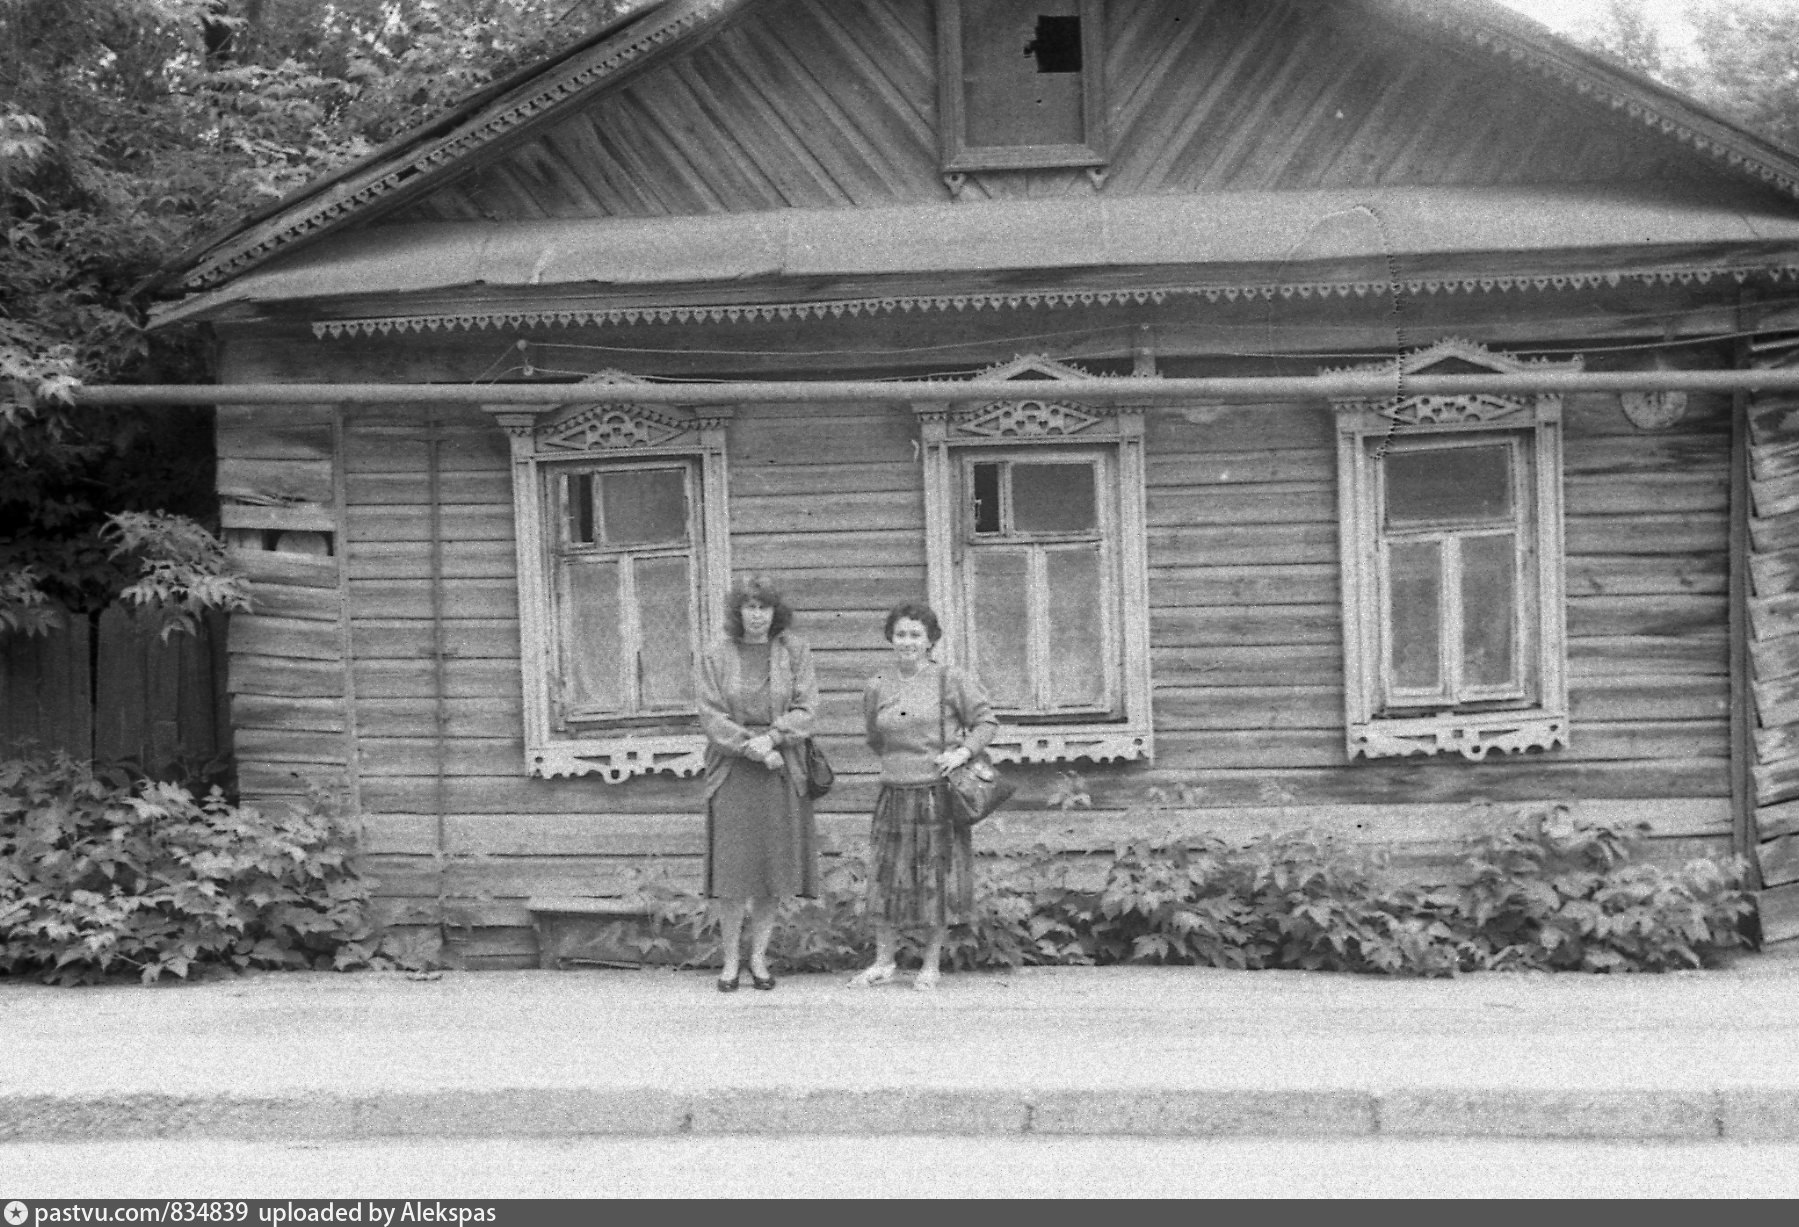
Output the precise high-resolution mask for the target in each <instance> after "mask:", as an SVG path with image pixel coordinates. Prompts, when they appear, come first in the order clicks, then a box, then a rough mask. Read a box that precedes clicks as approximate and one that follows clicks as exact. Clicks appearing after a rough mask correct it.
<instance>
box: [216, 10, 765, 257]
mask: <svg viewBox="0 0 1799 1227" xmlns="http://www.w3.org/2000/svg"><path fill="white" fill-rule="evenodd" d="M742 2H743V0H688V2H686V3H676V4H672V5H669V6H667V8H666V11H665V12H663V13H660V14H657V13H654V12H652V13H650V14H648V15H646V17H645V19H644V21H643V23H640V24H641V25H642V28H641V29H639V28H638V27H636V26H634V27H632V30H631V31H630V32H629V33H628V34H627V36H626V37H624V38H622V39H620V40H617V41H613V42H609V43H606V44H602V47H603V48H604V49H605V51H604V54H600V55H597V57H596V58H592V59H582V58H581V57H577V60H578V63H577V64H576V65H575V66H572V67H570V66H565V67H564V68H563V69H561V70H559V71H556V72H553V73H551V74H549V75H548V76H547V77H546V78H545V79H544V80H543V81H542V82H540V83H539V84H538V86H537V88H536V89H534V90H533V91H532V92H531V93H530V94H528V95H526V96H524V97H521V98H519V99H517V100H516V101H514V102H513V103H511V104H510V105H508V106H506V107H504V108H502V109H500V110H498V111H496V112H494V113H493V114H491V115H489V116H487V117H486V118H485V119H481V120H479V121H478V122H476V121H474V120H471V123H472V124H473V125H474V126H468V127H464V128H462V129H459V130H458V131H457V132H455V133H454V134H453V135H451V136H448V137H445V138H443V139H442V140H438V141H433V142H431V143H429V144H427V145H425V146H423V147H422V148H420V149H418V150H416V151H414V152H412V153H409V154H406V155H403V156H402V159H401V160H400V161H399V162H398V163H397V164H392V165H389V166H388V167H387V169H385V170H373V169H371V170H370V171H367V172H365V174H366V175H368V176H373V177H372V178H370V179H368V180H367V181H366V182H364V183H363V184H362V185H361V186H360V187H356V188H355V189H354V190H351V189H349V187H348V185H345V186H343V187H340V188H339V189H337V190H336V191H335V192H328V193H326V194H325V195H324V196H323V197H322V198H321V199H320V200H318V201H315V202H313V203H312V204H311V205H310V206H309V207H305V206H303V211H301V212H296V213H294V214H292V215H290V216H289V217H288V218H287V219H286V220H285V221H284V222H282V223H280V226H279V228H278V229H275V230H272V231H269V230H264V229H263V228H261V227H258V228H256V229H254V230H253V231H252V236H254V235H257V234H260V235H261V237H260V238H257V237H247V238H245V239H242V240H240V241H239V242H238V243H236V244H234V245H231V246H228V247H226V248H224V249H223V250H221V251H219V252H218V253H216V254H214V255H211V256H208V257H206V258H205V259H203V260H202V261H200V262H199V263H197V264H196V265H195V266H194V267H193V268H192V269H190V270H189V271H188V272H187V274H186V275H185V276H184V277H183V278H182V281H181V285H182V287H183V288H184V289H188V290H204V289H210V288H211V287H213V286H216V285H218V284H220V283H221V282H223V281H226V280H228V279H229V278H230V277H231V276H233V275H234V274H236V273H238V272H241V271H242V270H243V269H245V268H247V267H249V266H250V265H252V264H256V263H258V262H260V261H262V260H264V259H266V258H268V257H269V256H271V255H273V254H274V253H275V252H276V251H278V250H280V249H281V248H283V247H286V246H288V245H290V244H292V243H293V242H295V241H296V240H299V239H303V238H307V237H310V236H311V235H312V234H314V233H316V232H317V231H319V230H322V229H324V228H326V227H328V226H331V225H333V224H334V223H337V222H339V221H342V220H344V219H345V218H346V217H348V216H349V215H350V214H352V213H357V212H361V211H362V210H363V209H365V208H367V207H368V206H369V205H370V204H372V203H373V202H375V201H376V200H379V199H380V198H381V197H383V196H387V195H390V194H391V193H393V192H394V191H395V190H396V189H398V188H400V187H402V186H405V185H409V184H411V183H412V182H413V181H414V180H415V179H417V178H419V177H420V176H422V175H426V174H430V173H432V172H436V171H441V170H443V169H445V168H446V167H447V166H448V164H449V163H452V162H455V161H457V160H459V159H461V158H463V157H466V156H467V155H468V154H470V153H472V152H474V151H475V150H477V149H480V148H482V147H483V146H485V145H490V144H492V143H493V142H495V141H497V140H501V139H503V138H505V137H506V136H508V135H509V134H510V133H512V132H513V130H514V129H516V128H518V127H520V126H521V125H523V124H527V123H530V122H532V121H533V120H536V119H539V118H541V117H542V116H543V115H544V114H545V113H546V112H547V111H549V110H551V109H553V108H555V107H558V106H560V105H562V104H563V103H564V102H566V101H567V100H568V99H570V98H571V97H574V96H575V95H578V94H582V93H585V92H587V91H588V90H590V89H592V88H593V87H595V86H597V85H599V84H601V83H602V82H604V81H605V80H606V79H607V78H608V77H611V76H614V75H616V74H617V73H618V72H620V71H621V70H623V69H625V68H629V67H631V66H632V65H633V64H635V63H636V62H637V61H638V60H640V59H642V58H643V57H644V56H645V55H647V54H649V53H650V52H652V51H654V50H656V49H658V48H660V47H662V46H664V45H665V44H667V43H669V42H671V41H674V40H677V39H679V38H681V37H683V36H684V35H686V34H687V33H688V32H690V31H691V30H693V29H695V28H697V27H699V26H702V25H704V24H706V23H707V22H709V21H711V20H713V19H714V18H717V17H720V16H723V15H724V14H725V13H726V12H728V11H729V10H731V9H734V8H737V7H739V5H741V3H742ZM595 50H596V51H599V50H600V48H596V49H595ZM352 182H353V181H352Z"/></svg>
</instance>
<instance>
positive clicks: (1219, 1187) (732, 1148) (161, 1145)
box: [0, 1137, 1799, 1227]
mask: <svg viewBox="0 0 1799 1227" xmlns="http://www.w3.org/2000/svg"><path fill="white" fill-rule="evenodd" d="M1794 1196H1799V1145H1796V1144H1788V1143H1782V1144H1756V1143H1732V1142H1702V1143H1696V1144H1666V1143H1637V1144H1621V1143H1598V1142H1544V1141H1524V1140H1506V1139H1498V1140H1450V1141H1402V1140H1398V1139H1350V1140H1323V1139H1309V1138H1278V1139H1270V1140H1240V1139H1232V1140H1225V1141H1192V1140H1184V1139H1161V1138H1116V1137H1114V1138H1003V1137H1002V1138H993V1137H983V1138H943V1137H872V1138H848V1137H782V1138H772V1137H655V1138H606V1139H600V1138H593V1139H588V1138H576V1139H508V1140H494V1141H487V1140H436V1139H426V1140H419V1141H375V1142H358V1143H346V1142H329V1143H309V1142H279V1143H246V1142H227V1141H204V1140H191V1141H158V1142H114V1143H102V1142H80V1143H40V1144H11V1145H0V1202H3V1201H6V1200H8V1199H11V1198H20V1199H22V1200H24V1201H25V1202H27V1203H29V1202H30V1201H31V1199H32V1198H34V1197H36V1198H46V1199H48V1198H73V1197H96V1198H126V1197H144V1198H202V1197H249V1198H270V1197H277V1198H300V1197H306V1198H320V1197H338V1198H353V1197H365V1198H368V1197H374V1198H399V1197H410V1198H444V1199H464V1198H496V1199H498V1198H538V1197H558V1198H565V1197H594V1198H601V1197H627V1198H630V1197H805V1198H810V1197H1164V1198H1166V1197H1331V1198H1346V1197H1682V1198H1686V1197H1706V1198H1712V1197H1758V1198H1769V1197H1780V1198H1790V1197H1794ZM499 1227H506V1219H505V1218H504V1217H503V1216H502V1218H501V1220H500V1224H499Z"/></svg>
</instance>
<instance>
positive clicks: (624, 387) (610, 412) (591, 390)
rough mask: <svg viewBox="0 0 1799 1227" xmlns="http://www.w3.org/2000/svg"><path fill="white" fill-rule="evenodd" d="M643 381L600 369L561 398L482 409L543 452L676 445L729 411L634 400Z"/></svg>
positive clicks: (720, 421) (720, 423)
mask: <svg viewBox="0 0 1799 1227" xmlns="http://www.w3.org/2000/svg"><path fill="white" fill-rule="evenodd" d="M647 382H648V381H647V380H643V379H639V378H638V377H637V376H634V375H631V374H629V373H627V372H625V371H618V370H606V371H600V372H597V373H596V374H593V375H589V376H588V377H587V378H586V379H584V380H582V381H581V382H580V383H578V384H571V385H570V397H569V399H568V400H567V401H565V402H564V403H562V404H559V405H544V406H542V407H541V408H535V407H533V406H530V405H509V404H502V405H489V406H487V411H488V412H489V413H491V414H493V415H494V419H495V420H496V421H497V422H499V424H500V425H501V426H503V427H504V428H505V429H506V430H507V432H508V433H509V434H511V435H512V436H513V437H514V438H515V439H516V440H518V442H519V444H520V445H522V446H523V447H524V449H525V450H526V451H527V452H529V453H535V454H536V455H538V456H540V457H543V458H551V457H555V456H558V455H568V454H582V453H605V452H618V451H631V450H636V449H642V448H657V447H673V446H677V445H682V444H685V443H689V442H691V441H692V439H693V438H694V437H695V436H696V435H699V434H703V433H704V432H706V431H713V430H720V429H723V428H724V427H726V426H728V425H729V424H730V422H731V420H732V418H733V416H734V415H735V411H734V410H732V409H730V408H729V407H726V406H720V405H708V406H706V407H704V408H703V409H688V408H684V407H682V406H678V405H644V404H636V403H634V402H633V401H632V399H631V389H632V388H634V387H641V386H643V385H644V384H645V383H647Z"/></svg>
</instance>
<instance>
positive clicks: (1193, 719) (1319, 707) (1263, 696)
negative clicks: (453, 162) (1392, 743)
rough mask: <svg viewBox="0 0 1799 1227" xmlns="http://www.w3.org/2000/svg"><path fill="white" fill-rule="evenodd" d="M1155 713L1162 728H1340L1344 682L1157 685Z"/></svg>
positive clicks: (1156, 719) (1157, 726) (1157, 724)
mask: <svg viewBox="0 0 1799 1227" xmlns="http://www.w3.org/2000/svg"><path fill="white" fill-rule="evenodd" d="M1154 713H1155V727H1156V728H1157V729H1158V730H1162V729H1168V730H1188V729H1242V728H1268V729H1279V728H1306V729H1341V728H1342V727H1343V688H1342V687H1341V686H1340V685H1331V686H1304V685H1293V686H1280V687H1249V686H1232V687H1205V688H1200V687H1181V688H1175V687H1169V686H1158V687H1157V688H1156V692H1155V700H1154Z"/></svg>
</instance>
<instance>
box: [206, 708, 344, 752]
mask: <svg viewBox="0 0 1799 1227" xmlns="http://www.w3.org/2000/svg"><path fill="white" fill-rule="evenodd" d="M231 720H232V724H233V725H234V726H235V727H236V728H237V730H238V732H239V733H240V734H241V733H244V732H248V731H250V730H252V729H254V730H258V731H267V732H281V731H283V730H292V731H295V732H314V733H342V732H343V731H344V705H343V700H342V699H336V698H289V697H285V696H275V695H260V694H240V695H235V696H233V698H232V700H231ZM241 744H242V745H243V747H244V749H245V750H246V751H247V750H248V749H249V748H250V746H251V745H252V744H253V743H252V742H243V743H241Z"/></svg>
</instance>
